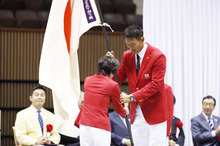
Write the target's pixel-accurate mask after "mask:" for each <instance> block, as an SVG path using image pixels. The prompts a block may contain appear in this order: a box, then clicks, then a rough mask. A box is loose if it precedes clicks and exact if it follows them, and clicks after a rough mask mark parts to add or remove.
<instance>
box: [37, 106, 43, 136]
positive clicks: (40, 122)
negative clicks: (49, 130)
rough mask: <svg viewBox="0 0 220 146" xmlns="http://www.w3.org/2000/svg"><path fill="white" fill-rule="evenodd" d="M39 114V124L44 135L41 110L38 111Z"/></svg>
mask: <svg viewBox="0 0 220 146" xmlns="http://www.w3.org/2000/svg"><path fill="white" fill-rule="evenodd" d="M37 112H38V121H39V124H40V128H41V131H42V134H43V131H44V126H43V119H42V117H41V115H40V112H41V111H40V110H38V111H37Z"/></svg>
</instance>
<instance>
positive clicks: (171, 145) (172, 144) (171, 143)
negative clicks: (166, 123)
mask: <svg viewBox="0 0 220 146" xmlns="http://www.w3.org/2000/svg"><path fill="white" fill-rule="evenodd" d="M168 144H169V145H168V146H175V145H176V142H175V141H173V140H169V143H168Z"/></svg>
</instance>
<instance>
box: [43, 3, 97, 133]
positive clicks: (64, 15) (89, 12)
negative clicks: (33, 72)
mask: <svg viewBox="0 0 220 146" xmlns="http://www.w3.org/2000/svg"><path fill="white" fill-rule="evenodd" d="M98 25H100V18H99V15H98V10H97V8H96V5H95V1H94V0H53V2H52V6H51V10H50V15H49V19H48V23H47V28H46V32H45V36H44V42H43V48H42V52H41V58H40V66H39V83H40V84H41V85H44V86H46V87H48V88H50V89H51V90H52V92H53V104H54V112H55V116H56V123H57V127H58V132H59V133H61V134H63V135H66V136H70V137H77V136H78V132H79V129H78V128H77V127H75V126H74V121H75V119H76V116H77V115H78V112H79V109H78V98H79V96H80V79H79V66H78V55H77V49H78V46H79V39H80V36H81V35H82V34H83V33H84V32H86V31H87V30H89V29H90V28H91V27H93V26H98ZM88 49H89V48H88Z"/></svg>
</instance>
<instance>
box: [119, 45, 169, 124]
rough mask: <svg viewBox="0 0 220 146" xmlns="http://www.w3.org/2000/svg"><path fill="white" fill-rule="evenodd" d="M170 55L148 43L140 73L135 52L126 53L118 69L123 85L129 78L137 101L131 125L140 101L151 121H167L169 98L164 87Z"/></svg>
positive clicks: (142, 108)
mask: <svg viewBox="0 0 220 146" xmlns="http://www.w3.org/2000/svg"><path fill="white" fill-rule="evenodd" d="M165 72H166V57H165V55H164V54H163V53H162V52H161V51H160V50H159V49H157V48H155V47H153V46H150V45H149V44H148V48H147V51H146V52H145V55H144V58H143V60H142V63H141V66H140V69H139V73H138V76H137V74H136V68H135V54H133V53H132V52H131V51H130V50H128V51H126V52H124V54H123V57H122V62H121V65H120V67H119V70H118V72H117V75H118V80H119V84H122V83H123V82H124V81H125V80H126V79H127V78H128V84H129V92H130V93H132V94H133V96H134V98H135V99H136V102H134V101H131V107H130V108H131V109H130V116H131V124H133V122H134V116H135V109H136V103H138V104H139V105H140V107H141V110H142V113H143V116H144V118H145V120H146V121H147V123H148V124H150V125H154V124H158V123H161V122H165V121H166V120H167V100H166V92H165V89H164V76H165Z"/></svg>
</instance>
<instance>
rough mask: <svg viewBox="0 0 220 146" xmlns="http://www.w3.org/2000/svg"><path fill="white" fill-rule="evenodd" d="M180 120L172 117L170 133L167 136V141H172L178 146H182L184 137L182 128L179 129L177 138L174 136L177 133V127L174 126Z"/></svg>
mask: <svg viewBox="0 0 220 146" xmlns="http://www.w3.org/2000/svg"><path fill="white" fill-rule="evenodd" d="M179 120H180V119H179V118H177V117H175V116H173V120H172V126H171V127H172V129H171V133H170V135H169V140H171V139H172V140H173V141H175V142H176V144H178V145H180V146H183V145H184V141H185V135H184V132H183V128H180V129H179V130H180V132H179V135H178V138H177V136H176V132H177V126H176V122H177V121H179Z"/></svg>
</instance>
